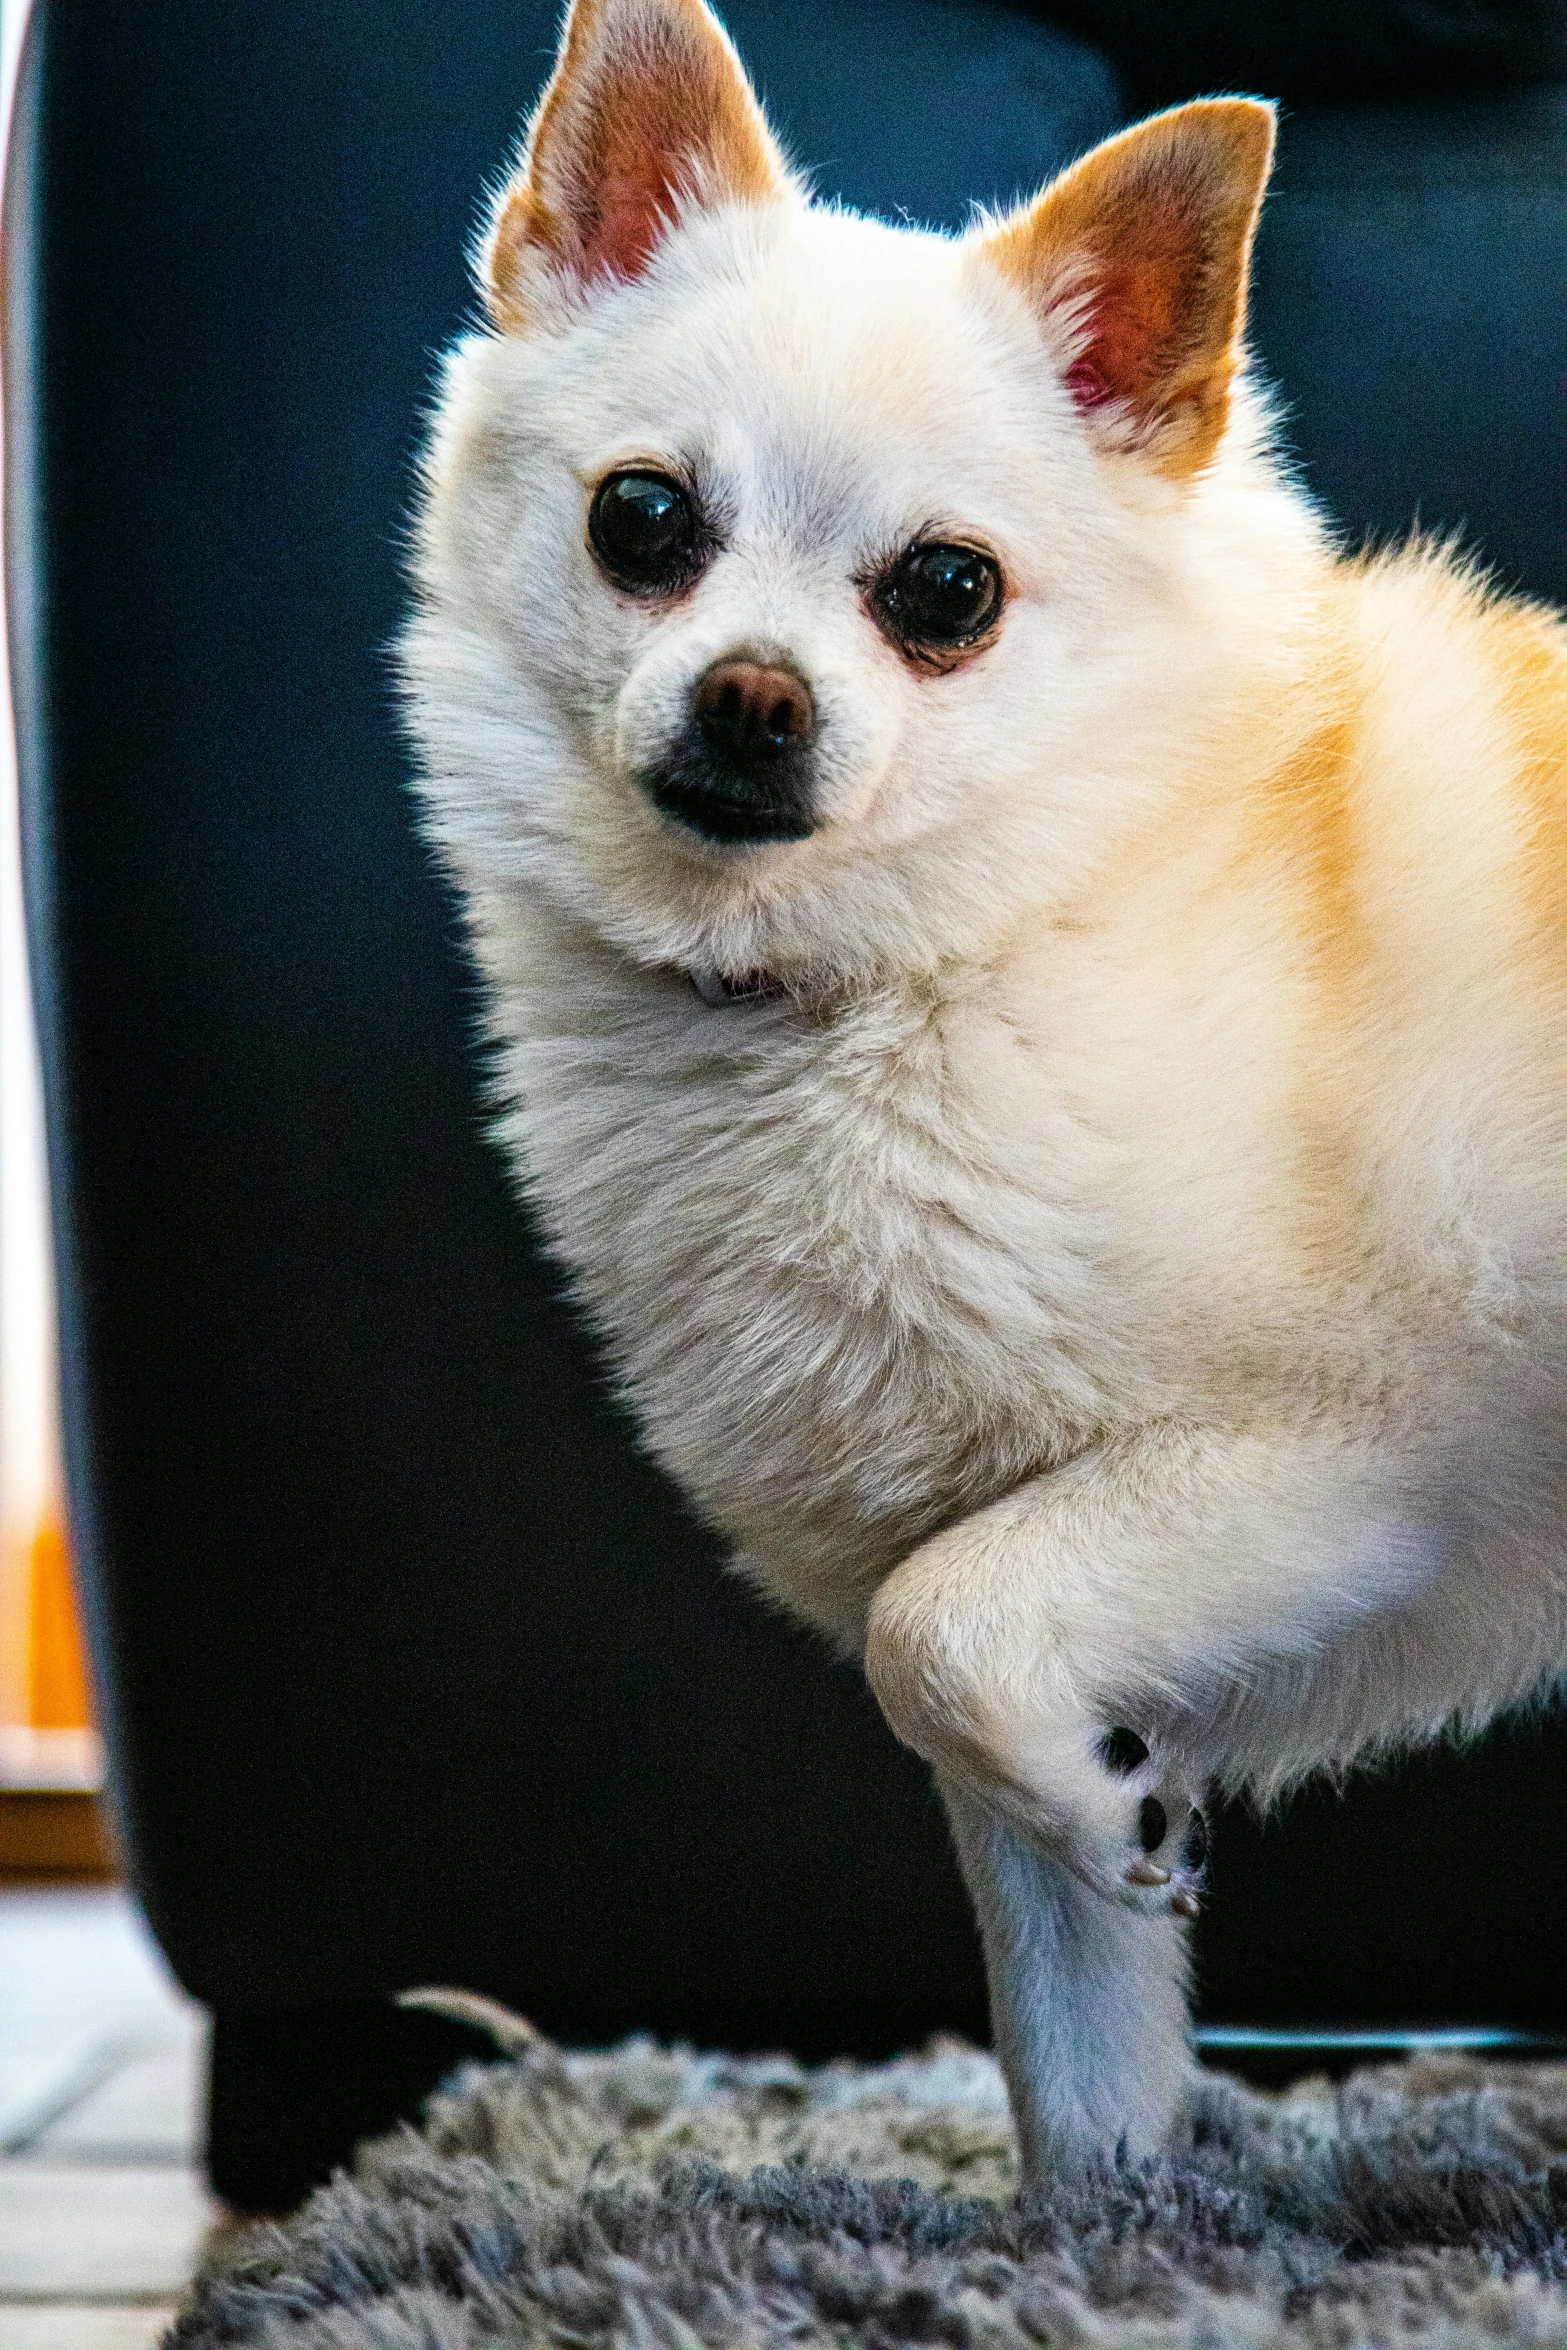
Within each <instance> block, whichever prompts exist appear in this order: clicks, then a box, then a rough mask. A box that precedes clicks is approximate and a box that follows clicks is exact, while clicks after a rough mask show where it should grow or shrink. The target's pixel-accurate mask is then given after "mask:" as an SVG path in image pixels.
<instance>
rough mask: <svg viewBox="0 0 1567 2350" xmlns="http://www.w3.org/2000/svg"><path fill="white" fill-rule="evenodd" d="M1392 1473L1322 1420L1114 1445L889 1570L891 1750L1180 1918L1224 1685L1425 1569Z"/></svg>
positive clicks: (883, 1606) (1400, 1590) (1413, 1520)
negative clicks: (1269, 1430)
mask: <svg viewBox="0 0 1567 2350" xmlns="http://www.w3.org/2000/svg"><path fill="white" fill-rule="evenodd" d="M1404 1482H1405V1481H1404V1479H1403V1478H1401V1477H1399V1476H1396V1475H1395V1474H1394V1466H1393V1465H1391V1464H1389V1463H1386V1462H1384V1461H1382V1460H1380V1459H1378V1458H1377V1457H1376V1456H1375V1455H1373V1454H1372V1453H1370V1452H1368V1451H1367V1450H1366V1448H1364V1447H1362V1446H1358V1445H1356V1444H1354V1443H1352V1442H1351V1441H1350V1440H1348V1439H1347V1438H1345V1437H1343V1436H1342V1435H1335V1434H1334V1433H1333V1432H1331V1431H1322V1430H1318V1431H1315V1432H1313V1433H1311V1434H1309V1435H1306V1436H1289V1437H1281V1438H1277V1439H1269V1438H1264V1437H1256V1436H1236V1435H1231V1434H1228V1433H1211V1434H1210V1433H1207V1432H1203V1431H1194V1430H1189V1429H1175V1430H1169V1429H1154V1430H1150V1431H1149V1432H1148V1433H1147V1434H1146V1435H1139V1436H1136V1437H1129V1438H1126V1439H1122V1440H1119V1441H1117V1442H1116V1443H1114V1444H1113V1445H1108V1444H1107V1445H1106V1446H1103V1447H1101V1448H1100V1449H1099V1450H1097V1451H1096V1452H1095V1453H1093V1454H1085V1455H1083V1456H1082V1457H1080V1458H1079V1459H1077V1460H1075V1461H1073V1462H1071V1463H1069V1464H1068V1465H1066V1466H1065V1467H1063V1468H1062V1469H1059V1470H1056V1471H1054V1472H1052V1473H1050V1474H1048V1475H1045V1476H1042V1477H1038V1478H1035V1479H1033V1480H1032V1481H1031V1482H1030V1483H1029V1484H1027V1485H1025V1486H1022V1487H1020V1488H1019V1489H1018V1490H1017V1491H1016V1492H1014V1493H1012V1494H1009V1495H1007V1496H1006V1497H1005V1498H1004V1499H1003V1500H1001V1501H999V1502H996V1503H994V1504H993V1505H992V1506H991V1507H990V1508H988V1509H984V1510H980V1511H978V1512H976V1513H975V1515H974V1516H973V1517H971V1518H967V1519H965V1520H963V1521H962V1522H961V1523H959V1524H958V1525H955V1526H952V1527H949V1528H948V1529H946V1531H944V1532H943V1533H941V1534H939V1535H936V1536H934V1537H933V1538H932V1539H931V1540H930V1541H928V1542H926V1543H924V1544H923V1545H922V1546H921V1547H920V1548H919V1549H918V1550H917V1551H915V1552H914V1553H913V1554H912V1556H911V1557H909V1558H907V1559H905V1560H904V1561H903V1563H902V1565H901V1566H899V1567H897V1568H895V1569H894V1570H893V1572H892V1573H891V1574H890V1575H889V1576H888V1577H887V1579H886V1581H885V1582H884V1583H883V1584H882V1586H881V1588H880V1590H879V1591H878V1592H877V1594H876V1596H875V1599H874V1600H873V1602H872V1605H871V1609H870V1615H869V1621H868V1626H867V1643H866V1657H865V1663H866V1671H867V1673H868V1675H869V1677H870V1680H871V1684H872V1686H873V1688H874V1689H875V1691H876V1694H877V1696H878V1698H879V1699H880V1701H881V1705H882V1708H883V1711H884V1712H885V1713H886V1715H887V1718H888V1720H889V1721H890V1722H891V1724H892V1727H893V1728H894V1730H895V1731H896V1732H897V1733H898V1735H899V1736H900V1737H901V1738H903V1739H904V1740H905V1741H906V1743H907V1744H909V1745H911V1746H913V1747H915V1748H917V1749H918V1751H919V1752H920V1753H922V1754H924V1755H925V1756H927V1757H928V1758H929V1760H930V1761H932V1762H933V1763H935V1764H936V1765H937V1767H938V1769H939V1770H941V1771H942V1773H943V1774H944V1775H945V1776H946V1777H947V1778H949V1779H954V1780H956V1781H957V1782H958V1783H959V1784H961V1785H962V1786H965V1787H967V1788H968V1789H969V1790H970V1792H971V1793H973V1794H975V1795H977V1796H979V1797H980V1798H982V1799H983V1800H984V1802H985V1803H986V1804H987V1805H989V1806H990V1807H991V1808H992V1809H996V1810H999V1811H1001V1812H1002V1813H1004V1814H1005V1815H1006V1816H1007V1817H1008V1818H1009V1819H1010V1820H1011V1821H1012V1822H1013V1824H1014V1826H1016V1827H1017V1828H1019V1829H1021V1830H1022V1831H1023V1833H1024V1835H1025V1836H1026V1837H1027V1838H1029V1839H1030V1840H1031V1841H1032V1842H1033V1843H1034V1844H1036V1845H1037V1846H1039V1847H1040V1848H1041V1849H1042V1850H1043V1851H1045V1852H1047V1853H1049V1854H1051V1855H1053V1856H1054V1857H1055V1858H1056V1859H1058V1860H1060V1861H1063V1862H1064V1863H1065V1864H1066V1865H1067V1867H1068V1868H1070V1869H1072V1870H1073V1871H1074V1872H1075V1873H1076V1874H1077V1875H1078V1876H1079V1877H1080V1878H1081V1879H1082V1880H1083V1881H1084V1882H1085V1883H1086V1884H1088V1885H1090V1886H1092V1887H1094V1888H1095V1889H1096V1890H1097V1891H1099V1892H1100V1893H1102V1894H1106V1895H1108V1896H1110V1897H1111V1898H1112V1899H1114V1900H1116V1901H1119V1902H1122V1903H1125V1904H1127V1905H1129V1906H1131V1907H1133V1908H1138V1909H1141V1910H1143V1911H1145V1912H1150V1913H1162V1912H1168V1911H1169V1910H1170V1909H1171V1908H1172V1907H1173V1908H1174V1909H1175V1910H1176V1912H1177V1913H1184V1914H1187V1915H1189V1914H1190V1913H1191V1911H1192V1910H1193V1909H1194V1907H1195V1899H1194V1895H1195V1890H1196V1883H1197V1881H1198V1879H1199V1877H1200V1872H1201V1860H1202V1846H1203V1843H1204V1841H1205V1839H1204V1832H1203V1830H1202V1827H1201V1821H1200V1815H1199V1816H1198V1817H1195V1818H1194V1817H1193V1807H1194V1806H1195V1804H1196V1802H1197V1800H1198V1797H1199V1794H1200V1788H1201V1783H1202V1780H1203V1778H1204V1777H1205V1776H1206V1775H1207V1774H1208V1773H1209V1772H1211V1771H1213V1770H1214V1769H1216V1768H1218V1767H1219V1766H1220V1765H1221V1764H1222V1763H1223V1761H1224V1759H1225V1757H1224V1753H1223V1751H1222V1749H1221V1748H1220V1746H1219V1745H1218V1738H1219V1736H1220V1734H1219V1733H1218V1732H1216V1731H1214V1730H1213V1729H1212V1725H1213V1724H1214V1723H1215V1722H1217V1721H1219V1720H1221V1719H1222V1718H1223V1712H1224V1701H1225V1699H1226V1697H1227V1696H1233V1693H1234V1691H1235V1689H1236V1688H1237V1686H1252V1687H1254V1688H1256V1689H1257V1690H1258V1691H1259V1694H1260V1691H1261V1689H1262V1688H1263V1686H1264V1685H1265V1684H1266V1681H1267V1679H1268V1676H1269V1672H1270V1669H1271V1668H1273V1667H1275V1666H1277V1665H1279V1664H1281V1663H1287V1662H1289V1660H1292V1659H1293V1660H1302V1659H1304V1658H1308V1657H1310V1656H1312V1655H1313V1654H1315V1653H1316V1651H1317V1650H1318V1649H1319V1648H1320V1647H1321V1645H1322V1643H1323V1641H1324V1640H1325V1639H1326V1638H1327V1637H1328V1636H1329V1635H1330V1634H1335V1633H1342V1632H1343V1631H1344V1630H1345V1628H1346V1627H1347V1626H1349V1625H1351V1624H1352V1623H1353V1622H1354V1621H1355V1620H1356V1619H1357V1618H1364V1617H1365V1616H1367V1615H1370V1614H1373V1613H1375V1612H1376V1611H1377V1610H1379V1609H1381V1608H1385V1607H1387V1606H1389V1605H1392V1604H1394V1603H1396V1602H1398V1601H1399V1600H1402V1599H1406V1598H1408V1597H1409V1596H1410V1595H1411V1593H1412V1592H1413V1591H1414V1590H1415V1589H1416V1588H1418V1587H1419V1585H1420V1584H1421V1583H1422V1582H1423V1581H1424V1580H1425V1579H1426V1578H1427V1577H1429V1575H1430V1574H1431V1573H1432V1572H1434V1571H1435V1569H1436V1568H1437V1567H1438V1565H1439V1564H1440V1560H1441V1556H1442V1545H1441V1543H1440V1541H1439V1540H1438V1538H1437V1536H1436V1534H1435V1532H1434V1531H1433V1530H1432V1529H1431V1528H1429V1527H1422V1525H1421V1523H1420V1521H1419V1518H1418V1515H1417V1514H1416V1507H1415V1504H1414V1501H1413V1500H1412V1499H1411V1498H1409V1497H1408V1496H1407V1495H1406V1496H1405V1497H1403V1499H1402V1500H1401V1497H1400V1494H1399V1490H1398V1488H1399V1486H1400V1485H1401V1484H1403V1483H1404ZM1376 1726H1377V1725H1376V1724H1375V1723H1373V1722H1368V1723H1367V1724H1366V1734H1367V1735H1369V1734H1370V1733H1371V1732H1372V1730H1373V1729H1374V1728H1375V1727H1376ZM1205 1734H1206V1736H1205ZM1297 1736H1298V1732H1297ZM1107 1930H1108V1929H1107Z"/></svg>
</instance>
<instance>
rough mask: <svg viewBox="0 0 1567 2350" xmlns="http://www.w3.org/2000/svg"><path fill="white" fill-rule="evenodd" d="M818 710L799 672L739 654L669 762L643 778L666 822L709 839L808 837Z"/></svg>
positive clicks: (698, 707) (715, 669)
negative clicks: (673, 821) (667, 818)
mask: <svg viewBox="0 0 1567 2350" xmlns="http://www.w3.org/2000/svg"><path fill="white" fill-rule="evenodd" d="M815 739H816V704H815V703H814V701H813V700H812V699H811V689H810V687H809V686H808V685H807V684H806V682H805V680H804V678H803V677H801V676H800V675H799V673H798V671H796V670H793V669H786V668H785V667H784V666H783V664H782V663H781V662H771V661H751V660H745V659H742V658H740V657H739V656H733V657H731V658H729V659H727V660H723V661H715V662H714V663H713V666H712V668H711V669H709V670H708V671H707V673H706V675H705V676H703V677H702V678H701V679H700V680H699V681H698V684H697V688H696V691H695V693H694V694H693V695H692V697H691V716H690V719H689V721H688V723H687V725H686V728H685V731H684V734H683V736H682V738H681V740H680V742H679V743H678V744H677V745H676V746H675V748H674V750H673V751H672V753H671V754H670V756H669V757H668V758H666V759H665V760H663V761H662V762H661V763H660V764H659V765H658V766H657V767H656V768H654V769H652V770H651V771H649V772H648V773H646V774H644V775H643V777H642V784H643V788H644V790H645V791H646V792H647V793H648V795H649V797H650V798H651V799H652V800H653V801H654V802H655V803H656V805H657V806H658V807H660V808H661V809H662V810H663V812H664V814H665V815H666V816H673V817H675V818H676V819H677V820H678V821H679V822H680V823H681V824H684V825H687V826H688V827H689V828H690V830H691V831H693V832H698V833H700V834H701V835H702V837H703V839H704V840H717V841H730V842H742V843H750V842H760V841H769V840H804V839H805V837H806V835H807V834H808V833H810V832H813V831H814V830H815V829H816V818H815V812H814V809H813V807H812V784H813V764H814V758H813V754H814V748H815Z"/></svg>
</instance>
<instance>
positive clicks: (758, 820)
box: [638, 755, 816, 848]
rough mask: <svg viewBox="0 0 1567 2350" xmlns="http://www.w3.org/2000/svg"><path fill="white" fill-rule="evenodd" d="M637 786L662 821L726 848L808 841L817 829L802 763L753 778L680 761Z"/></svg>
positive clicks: (664, 764)
mask: <svg viewBox="0 0 1567 2350" xmlns="http://www.w3.org/2000/svg"><path fill="white" fill-rule="evenodd" d="M638 781H639V783H640V784H641V787H642V789H643V791H644V792H646V794H647V796H648V798H649V799H650V800H651V801H652V803H653V805H654V807H655V808H657V810H658V811H659V813H660V815H662V816H668V817H671V818H672V819H673V820H674V822H675V823H677V824H681V825H683V826H684V827H685V828H686V830H687V831H688V832H694V833H695V834H696V835H697V837H698V838H699V839H700V840H705V841H711V842H713V843H715V844H717V845H718V846H720V847H724V848H762V847H765V846H766V845H767V844H768V843H769V842H773V841H790V840H808V839H809V838H810V836H811V834H812V833H813V832H814V831H815V829H816V819H815V816H814V814H813V812H812V808H811V789H810V777H809V775H808V774H807V773H806V772H804V762H803V761H802V762H798V763H797V762H794V761H790V760H780V761H778V762H777V763H776V764H775V765H774V766H773V767H772V768H771V770H770V771H768V772H766V773H763V774H758V775H756V776H754V777H744V778H742V777H739V776H734V775H715V773H714V771H713V768H712V766H711V765H710V764H709V763H708V762H707V761H705V760H703V759H701V758H693V757H691V756H689V755H687V756H685V757H680V756H677V757H675V758H672V759H667V760H663V761H661V762H660V763H659V765H658V766H656V767H652V768H648V769H646V770H644V772H643V773H642V775H641V776H639V778H638Z"/></svg>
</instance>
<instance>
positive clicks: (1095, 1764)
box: [865, 1593, 1207, 1917]
mask: <svg viewBox="0 0 1567 2350" xmlns="http://www.w3.org/2000/svg"><path fill="white" fill-rule="evenodd" d="M895 1596H896V1597H897V1598H900V1599H901V1597H902V1594H901V1593H900V1594H897V1595H895ZM960 1629H961V1625H960ZM865 1669H866V1673H867V1675H868V1677H869V1679H870V1683H871V1686H872V1688H873V1689H874V1690H875V1692H876V1695H877V1698H878V1699H879V1701H880V1703H881V1708H882V1711H883V1712H884V1713H885V1715H886V1716H887V1719H888V1721H889V1723H890V1724H891V1726H892V1728H893V1729H894V1731H896V1733H897V1735H898V1736H899V1737H900V1738H901V1739H902V1740H903V1741H904V1743H905V1745H908V1746H912V1747H913V1748H914V1749H915V1751H916V1752H917V1753H919V1754H923V1755H924V1756H925V1757H926V1759H927V1760H928V1761H930V1762H932V1763H934V1764H935V1765H936V1767H937V1769H938V1770H940V1771H943V1772H945V1773H946V1774H947V1775H948V1776H949V1777H951V1778H953V1779H955V1780H957V1781H958V1782H959V1783H960V1784H961V1785H963V1786H966V1787H968V1788H969V1789H970V1790H971V1791H972V1793H973V1794H974V1795H976V1796H977V1797H979V1798H980V1800H981V1801H982V1802H984V1803H986V1804H988V1805H991V1806H993V1807H994V1808H995V1809H996V1810H997V1811H999V1812H1001V1813H1002V1814H1004V1815H1005V1816H1006V1817H1007V1818H1008V1819H1010V1820H1011V1821H1012V1823H1013V1824H1014V1826H1016V1827H1018V1828H1020V1829H1021V1830H1022V1831H1023V1832H1024V1833H1025V1834H1026V1835H1027V1836H1028V1837H1029V1838H1030V1840H1031V1841H1032V1842H1034V1843H1036V1844H1037V1845H1039V1846H1040V1848H1041V1849H1042V1850H1044V1851H1046V1852H1048V1853H1050V1854H1051V1856H1052V1857H1053V1858H1054V1859H1057V1860H1059V1861H1060V1862H1061V1863H1062V1864H1063V1865H1064V1866H1065V1867H1067V1868H1069V1869H1070V1870H1071V1871H1072V1873H1073V1875H1074V1876H1077V1877H1079V1878H1081V1879H1082V1881H1083V1882H1084V1883H1085V1884H1087V1885H1091V1886H1092V1887H1093V1888H1094V1890H1095V1891H1096V1892H1098V1893H1102V1894H1104V1895H1105V1896H1106V1897H1107V1898H1108V1899H1110V1900H1112V1901H1118V1902H1122V1903H1125V1904H1127V1905H1128V1906H1130V1907H1132V1908H1134V1909H1138V1910H1142V1911H1144V1912H1145V1913H1148V1914H1153V1915H1164V1914H1167V1913H1168V1912H1170V1911H1174V1913H1175V1915H1176V1916H1178V1917H1192V1916H1195V1914H1196V1910H1197V1896H1198V1893H1199V1891H1200V1889H1201V1886H1202V1881H1203V1867H1204V1863H1205V1861H1206V1858H1207V1828H1206V1825H1205V1823H1204V1821H1203V1816H1202V1811H1201V1808H1200V1802H1199V1797H1200V1789H1199V1788H1198V1787H1197V1786H1196V1785H1195V1784H1194V1783H1193V1782H1192V1781H1191V1780H1190V1779H1189V1778H1188V1776H1187V1774H1186V1773H1185V1771H1184V1770H1183V1769H1182V1767H1181V1766H1180V1764H1179V1763H1178V1762H1177V1761H1176V1760H1175V1759H1174V1758H1172V1757H1169V1756H1161V1755H1157V1754H1155V1753H1151V1752H1150V1750H1149V1747H1148V1744H1147V1742H1146V1741H1145V1740H1144V1739H1143V1738H1141V1737H1139V1736H1138V1735H1136V1734H1135V1733H1134V1732H1133V1731H1131V1730H1128V1729H1125V1728H1122V1727H1112V1728H1110V1729H1108V1730H1107V1729H1105V1728H1104V1727H1103V1725H1102V1723H1100V1722H1095V1721H1094V1720H1093V1719H1092V1718H1091V1716H1090V1715H1089V1714H1088V1713H1087V1712H1086V1711H1084V1710H1083V1709H1082V1708H1081V1706H1080V1705H1079V1704H1078V1703H1077V1702H1075V1701H1074V1700H1073V1698H1072V1697H1071V1696H1070V1695H1069V1694H1068V1691H1069V1688H1070V1683H1069V1681H1068V1679H1067V1677H1066V1676H1065V1675H1064V1674H1062V1673H1060V1672H1058V1671H1055V1670H1051V1669H1049V1668H1048V1667H1046V1668H1045V1669H1036V1670H1033V1671H1019V1670H1018V1669H1017V1664H1016V1660H1015V1659H1014V1660H1010V1664H1009V1665H1002V1664H993V1663H990V1662H989V1660H987V1659H986V1657H985V1653H984V1650H983V1648H981V1647H980V1646H979V1644H977V1643H974V1642H971V1641H969V1640H966V1639H964V1638H962V1637H961V1636H954V1634H953V1629H952V1619H951V1617H950V1616H946V1615H943V1614H939V1613H937V1612H936V1611H933V1610H929V1609H921V1610H915V1609H912V1608H908V1607H906V1606H894V1605H891V1604H885V1603H882V1602H880V1601H879V1603H878V1605H877V1606H876V1607H874V1608H873V1609H872V1612H871V1623H870V1637H869V1639H868V1641H867V1644H866V1652H865Z"/></svg>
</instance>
